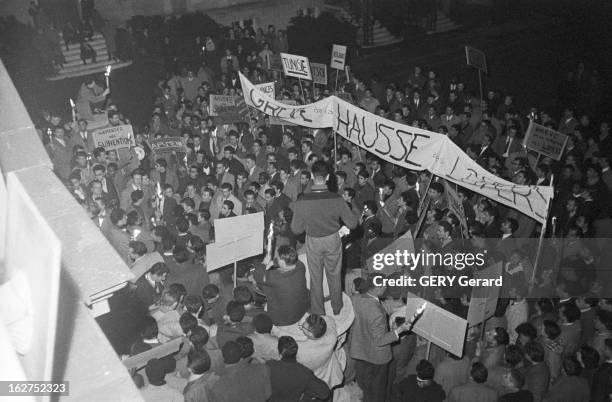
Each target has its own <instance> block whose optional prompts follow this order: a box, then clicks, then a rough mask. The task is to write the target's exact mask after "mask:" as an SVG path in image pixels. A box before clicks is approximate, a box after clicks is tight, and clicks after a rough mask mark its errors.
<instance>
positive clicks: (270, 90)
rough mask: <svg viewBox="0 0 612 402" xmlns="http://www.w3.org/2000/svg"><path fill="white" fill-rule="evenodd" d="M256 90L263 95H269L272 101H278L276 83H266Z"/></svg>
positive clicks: (259, 85) (258, 85)
mask: <svg viewBox="0 0 612 402" xmlns="http://www.w3.org/2000/svg"><path fill="white" fill-rule="evenodd" d="M255 88H257V89H259V90H260V91H261V92H262V93H264V94H266V95H268V96H269V97H270V98H272V99H276V88H275V87H274V82H266V83H264V84H257V85H255Z"/></svg>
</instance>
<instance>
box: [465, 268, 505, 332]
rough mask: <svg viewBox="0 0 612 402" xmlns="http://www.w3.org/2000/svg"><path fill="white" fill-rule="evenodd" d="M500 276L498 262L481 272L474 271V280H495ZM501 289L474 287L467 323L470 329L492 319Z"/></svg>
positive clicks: (500, 270)
mask: <svg viewBox="0 0 612 402" xmlns="http://www.w3.org/2000/svg"><path fill="white" fill-rule="evenodd" d="M501 274H502V263H501V262H498V263H496V264H494V265H491V266H490V267H488V268H486V269H483V270H480V271H478V270H476V271H474V279H497V278H499V277H500V275H501ZM500 290H501V288H499V287H498V286H474V287H473V288H472V296H471V298H470V307H469V310H468V316H467V322H468V325H469V326H470V327H473V326H475V325H478V324H480V323H481V322H483V321H485V320H487V319H488V318H490V317H493V314H495V309H496V308H497V299H498V298H499V292H500Z"/></svg>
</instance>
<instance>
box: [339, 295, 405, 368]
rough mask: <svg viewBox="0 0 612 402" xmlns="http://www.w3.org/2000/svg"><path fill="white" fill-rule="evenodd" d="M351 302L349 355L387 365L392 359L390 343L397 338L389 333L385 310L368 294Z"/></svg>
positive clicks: (359, 296)
mask: <svg viewBox="0 0 612 402" xmlns="http://www.w3.org/2000/svg"><path fill="white" fill-rule="evenodd" d="M351 300H352V301H353V309H354V311H355V321H354V322H353V327H352V328H351V331H350V333H349V339H348V344H349V355H350V356H351V357H352V358H353V359H358V360H365V361H367V362H369V363H372V364H385V363H388V362H389V361H390V360H391V358H392V356H391V343H393V342H395V341H397V339H398V337H397V335H396V334H395V332H392V331H389V327H388V321H387V313H386V312H385V309H384V308H383V306H382V304H381V303H380V301H379V300H378V299H375V298H374V297H373V296H371V295H369V294H357V295H354V296H353V297H352V298H351Z"/></svg>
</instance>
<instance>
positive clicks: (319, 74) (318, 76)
mask: <svg viewBox="0 0 612 402" xmlns="http://www.w3.org/2000/svg"><path fill="white" fill-rule="evenodd" d="M310 71H311V73H312V82H313V83H315V84H322V85H327V65H326V64H321V63H310Z"/></svg>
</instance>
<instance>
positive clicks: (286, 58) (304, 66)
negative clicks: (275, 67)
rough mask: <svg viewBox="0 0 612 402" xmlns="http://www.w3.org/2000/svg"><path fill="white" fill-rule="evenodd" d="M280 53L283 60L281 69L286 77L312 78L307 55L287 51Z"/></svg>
mask: <svg viewBox="0 0 612 402" xmlns="http://www.w3.org/2000/svg"><path fill="white" fill-rule="evenodd" d="M280 55H281V59H282V60H283V71H284V73H285V75H286V76H287V77H295V78H301V79H304V80H312V74H311V73H310V63H309V62H308V57H304V56H298V55H295V54H289V53H281V54H280Z"/></svg>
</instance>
